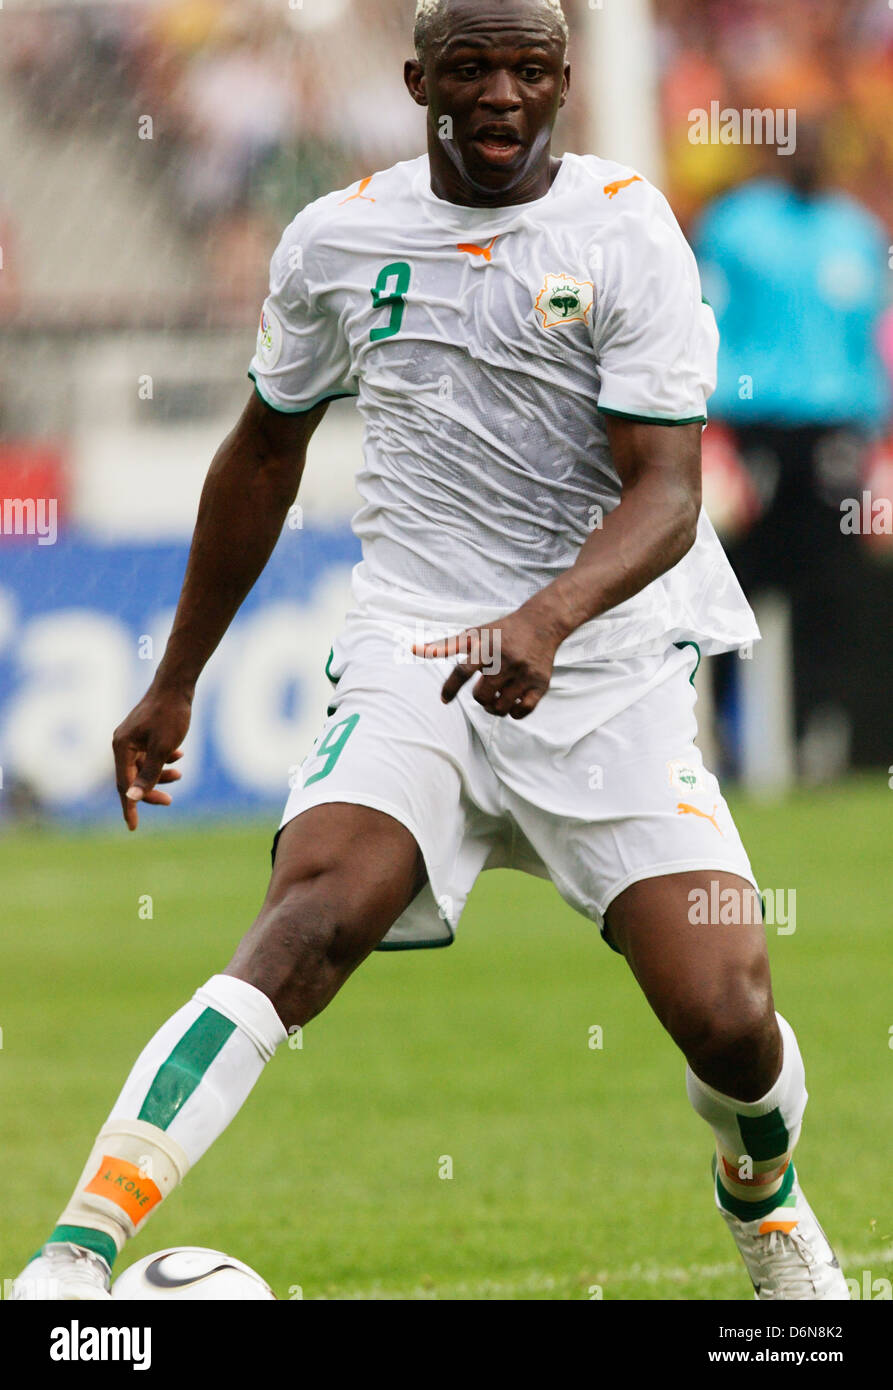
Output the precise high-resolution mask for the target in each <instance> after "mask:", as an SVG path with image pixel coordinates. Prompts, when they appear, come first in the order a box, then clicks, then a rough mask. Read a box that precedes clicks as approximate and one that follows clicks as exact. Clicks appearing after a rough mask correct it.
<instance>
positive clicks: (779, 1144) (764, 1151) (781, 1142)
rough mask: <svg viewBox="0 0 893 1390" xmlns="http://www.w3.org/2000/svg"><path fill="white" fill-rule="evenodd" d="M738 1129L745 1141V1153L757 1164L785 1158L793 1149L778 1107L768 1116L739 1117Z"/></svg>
mask: <svg viewBox="0 0 893 1390" xmlns="http://www.w3.org/2000/svg"><path fill="white" fill-rule="evenodd" d="M738 1128H739V1129H740V1130H741V1138H742V1139H743V1140H744V1152H745V1153H746V1154H748V1155H749V1156H750V1157H751V1158H752V1159H755V1160H756V1162H757V1163H763V1162H765V1161H767V1160H768V1159H770V1158H779V1159H780V1158H783V1157H784V1155H785V1154H786V1153H787V1151H788V1149H789V1148H790V1147H791V1146H790V1143H789V1137H788V1131H787V1129H786V1127H785V1122H784V1120H783V1119H782V1118H781V1111H780V1110H779V1108H778V1106H776V1107H775V1109H774V1110H770V1111H769V1113H768V1115H739V1116H738Z"/></svg>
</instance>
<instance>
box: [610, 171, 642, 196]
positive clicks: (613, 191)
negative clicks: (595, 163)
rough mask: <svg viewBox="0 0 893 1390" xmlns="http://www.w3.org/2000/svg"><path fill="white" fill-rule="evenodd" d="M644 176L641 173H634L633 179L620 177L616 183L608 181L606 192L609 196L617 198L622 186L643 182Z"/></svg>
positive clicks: (626, 186)
mask: <svg viewBox="0 0 893 1390" xmlns="http://www.w3.org/2000/svg"><path fill="white" fill-rule="evenodd" d="M641 182H642V178H641V176H640V175H639V174H633V176H632V178H631V179H618V180H617V182H616V183H606V184H605V193H606V194H607V195H608V197H609V198H616V197H617V194H618V193H619V192H620V190H621V188H629V186H630V184H631V183H641Z"/></svg>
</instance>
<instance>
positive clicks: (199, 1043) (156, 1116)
mask: <svg viewBox="0 0 893 1390" xmlns="http://www.w3.org/2000/svg"><path fill="white" fill-rule="evenodd" d="M235 1027H236V1025H235V1024H234V1023H231V1022H230V1020H229V1019H228V1018H224V1017H223V1014H219V1013H218V1012H217V1010H216V1009H205V1010H204V1011H203V1012H202V1013H201V1014H200V1015H199V1016H198V1018H197V1019H196V1020H195V1022H194V1023H193V1025H192V1027H191V1028H189V1029H187V1031H186V1032H185V1033H184V1034H183V1036H182V1038H181V1039H180V1041H179V1042H178V1043H177V1045H176V1047H175V1048H174V1049H173V1051H172V1052H171V1054H170V1056H169V1057H168V1058H167V1060H166V1061H165V1062H162V1064H161V1066H160V1067H159V1068H158V1071H157V1072H156V1074H155V1080H154V1081H153V1082H152V1085H151V1086H150V1087H149V1090H148V1092H147V1094H146V1099H145V1100H144V1101H143V1106H142V1109H141V1110H140V1113H139V1115H138V1116H137V1118H138V1119H140V1120H145V1122H146V1124H149V1125H157V1126H158V1128H159V1129H167V1127H168V1125H169V1124H170V1123H171V1121H172V1120H173V1118H174V1116H175V1115H176V1114H177V1112H178V1111H179V1110H180V1109H182V1107H183V1106H184V1105H185V1104H186V1102H187V1100H188V1099H189V1097H190V1096H191V1095H192V1093H193V1091H194V1090H195V1088H196V1086H198V1084H199V1082H200V1081H201V1079H202V1077H203V1076H204V1074H205V1072H206V1071H207V1070H208V1067H209V1066H210V1065H211V1063H212V1062H213V1060H214V1058H215V1057H216V1056H217V1053H218V1052H219V1051H220V1049H221V1048H222V1047H223V1045H224V1043H225V1042H226V1040H227V1038H229V1037H230V1035H231V1034H232V1033H233V1031H234V1030H235Z"/></svg>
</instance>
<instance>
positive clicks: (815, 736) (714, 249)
mask: <svg viewBox="0 0 893 1390" xmlns="http://www.w3.org/2000/svg"><path fill="white" fill-rule="evenodd" d="M821 149H822V129H821V126H820V124H818V123H808V124H807V123H805V122H802V121H801V124H800V129H799V131H798V140H797V148H796V151H795V153H794V154H793V155H791V156H783V155H780V154H778V153H775V152H771V153H770V152H769V151H768V150H767V151H766V159H767V169H768V170H769V172H767V173H766V174H765V175H764V176H761V177H758V178H755V179H753V180H752V181H750V182H748V183H746V184H743V185H742V186H740V187H738V188H736V189H734V190H732V191H731V192H728V193H725V194H723V195H722V196H720V197H719V198H717V199H716V200H715V201H714V202H713V203H712V204H711V205H710V206H709V207H708V208H707V209H706V211H705V212H704V213H703V215H702V217H701V219H700V222H699V223H698V224H697V225H696V227H695V228H694V232H693V236H692V243H693V246H694V249H695V253H696V255H697V257H698V261H699V264H700V268H701V277H702V284H703V287H704V293H705V296H706V298H707V299H708V300H709V302H710V303H711V304H712V306H713V309H714V312H715V314H716V319H717V323H718V325H719V330H720V353H719V376H718V384H717V390H716V392H715V394H714V396H713V397H712V398H711V402H710V412H711V416H712V417H713V418H714V419H716V420H719V421H722V422H724V423H725V424H726V425H727V426H728V427H729V428H730V430H731V432H732V434H733V436H734V439H735V441H736V443H737V447H738V452H739V456H740V459H741V462H742V463H743V465H744V467H745V469H746V470H747V473H748V474H749V477H750V481H751V483H752V484H753V489H754V492H755V495H756V497H757V498H758V499H759V507H760V512H759V515H758V516H757V519H756V520H755V521H754V522H752V523H751V525H750V529H749V530H747V531H746V533H744V534H743V535H741V534H739V535H738V536H736V537H732V538H728V537H727V538H725V545H726V550H727V553H728V555H729V558H730V560H731V561H732V565H733V567H734V568H735V570H736V571H737V573H738V576H739V578H740V580H741V582H742V585H743V587H744V589H745V592H746V593H747V595H748V597H749V598H751V599H753V600H754V602H756V603H758V601H759V594H760V591H761V590H765V589H767V588H771V589H775V590H781V591H782V592H783V593H785V594H786V595H787V597H788V599H789V602H790V607H791V630H792V644H793V670H794V704H795V722H796V733H797V737H798V739H799V741H800V751H801V770H802V771H804V772H805V773H806V774H807V775H808V776H812V777H814V778H815V779H816V780H821V779H822V778H823V777H825V776H827V777H831V776H834V775H837V774H838V773H840V772H842V771H843V770H844V769H845V767H846V766H847V765H848V763H849V759H850V745H851V742H852V734H853V732H854V729H855V728H856V725H857V724H858V722H859V699H858V686H859V681H860V674H859V672H860V669H861V667H862V666H863V665H864V664H865V649H864V647H863V645H862V644H861V642H860V639H859V637H858V630H859V627H860V624H861V625H862V626H865V625H866V623H867V616H866V615H867V605H868V604H874V603H876V600H877V594H876V593H875V591H876V590H877V589H878V586H879V585H881V584H882V582H883V581H882V580H881V579H879V578H878V577H877V576H876V575H874V574H872V573H869V569H870V567H869V565H868V561H867V559H866V556H865V553H864V552H865V547H864V546H863V545H861V544H860V541H859V538H858V537H857V536H853V535H852V534H849V533H847V532H844V530H842V527H841V517H842V508H843V506H844V504H845V503H846V501H847V499H853V498H859V497H860V496H861V493H862V489H863V486H864V480H865V476H866V471H867V470H866V465H867V458H868V453H869V450H870V448H871V446H872V444H873V442H874V441H875V440H876V439H878V438H880V437H881V436H882V434H883V432H884V430H885V429H886V428H887V426H888V425H889V422H890V412H891V394H890V387H889V379H888V376H887V373H886V371H885V368H884V364H883V361H882V357H881V352H880V347H879V326H880V320H881V317H882V315H883V313H884V311H885V308H886V306H887V302H888V295H889V283H890V268H889V263H888V262H889V254H890V253H889V244H890V237H889V236H888V235H887V234H886V232H885V230H884V228H883V226H882V225H881V224H880V222H879V221H878V220H877V218H875V217H874V216H873V215H872V213H870V212H869V211H868V210H867V209H866V208H864V207H862V205H861V204H860V203H858V202H857V201H856V200H855V199H854V198H852V197H850V196H848V195H847V194H845V193H842V192H839V191H837V190H834V189H832V188H828V187H826V186H824V184H823V178H822V160H821ZM887 588H889V582H888V584H887ZM884 602H885V601H884ZM866 679H867V676H866ZM732 686H733V680H732V677H731V664H730V663H726V664H725V667H724V669H721V670H720V673H719V687H720V688H719V695H720V700H721V703H724V704H725V706H726V708H727V709H728V708H733V707H734V701H733V700H732V698H731V690H732ZM890 723H891V727H890V729H889V733H890V736H891V739H893V721H890ZM730 761H731V762H732V763H733V764H734V757H732V758H731V759H730ZM807 764H809V766H807Z"/></svg>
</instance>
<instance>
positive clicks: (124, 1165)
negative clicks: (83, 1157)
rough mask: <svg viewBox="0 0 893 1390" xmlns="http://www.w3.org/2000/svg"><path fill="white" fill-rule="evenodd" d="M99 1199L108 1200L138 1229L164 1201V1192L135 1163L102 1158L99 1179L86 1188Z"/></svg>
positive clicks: (95, 1178) (98, 1171) (97, 1177)
mask: <svg viewBox="0 0 893 1390" xmlns="http://www.w3.org/2000/svg"><path fill="white" fill-rule="evenodd" d="M84 1191H85V1192H94V1193H95V1194H96V1196H97V1197H107V1198H108V1200H109V1201H110V1202H114V1203H115V1205H116V1206H118V1207H120V1208H121V1210H122V1211H123V1212H126V1214H127V1215H128V1216H129V1217H130V1219H131V1221H132V1222H133V1224H134V1226H138V1225H139V1223H140V1222H141V1221H144V1220H145V1219H146V1217H147V1216H148V1215H149V1212H150V1211H151V1210H152V1208H153V1207H156V1206H157V1205H158V1203H159V1202H160V1201H161V1196H162V1194H161V1189H160V1188H159V1187H158V1186H157V1184H155V1183H154V1182H153V1181H152V1179H151V1178H144V1177H141V1176H140V1170H139V1168H137V1166H136V1164H135V1163H128V1162H127V1160H126V1159H123V1158H113V1157H111V1156H110V1155H109V1154H103V1156H102V1162H101V1164H100V1165H99V1168H98V1170H97V1173H96V1176H95V1177H94V1178H91V1179H90V1181H89V1182H88V1183H87V1186H86V1187H85V1188H84Z"/></svg>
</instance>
